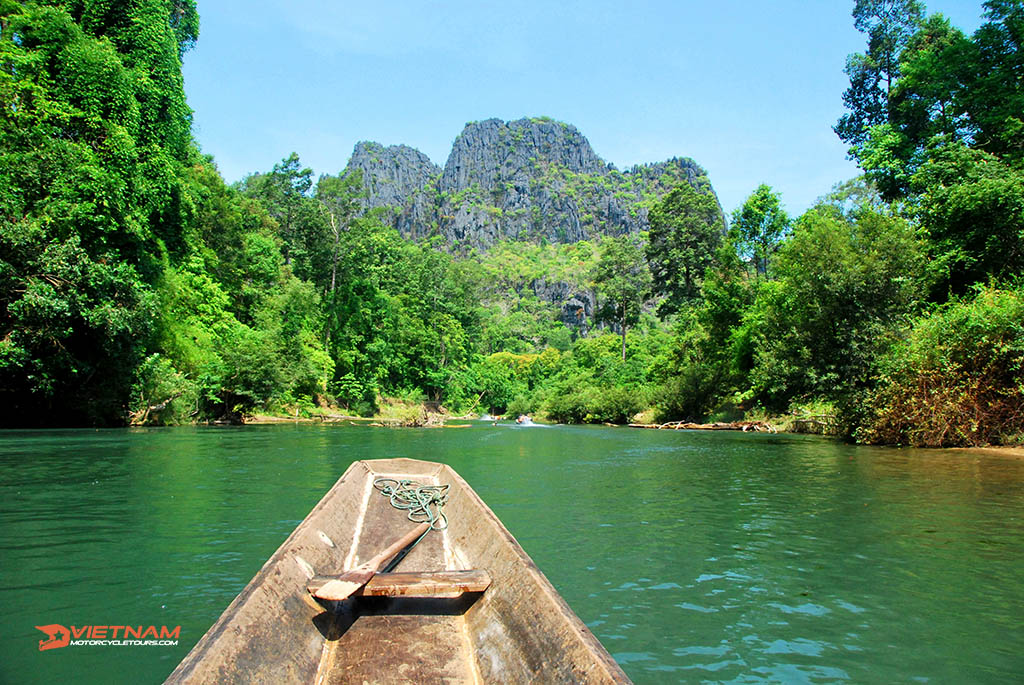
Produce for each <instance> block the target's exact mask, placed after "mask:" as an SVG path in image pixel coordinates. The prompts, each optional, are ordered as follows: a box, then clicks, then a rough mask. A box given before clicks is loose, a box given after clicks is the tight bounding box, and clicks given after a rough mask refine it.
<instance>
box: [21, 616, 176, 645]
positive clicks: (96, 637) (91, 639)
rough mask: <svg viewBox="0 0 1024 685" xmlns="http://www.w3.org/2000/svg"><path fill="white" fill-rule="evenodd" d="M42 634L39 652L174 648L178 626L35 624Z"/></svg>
mask: <svg viewBox="0 0 1024 685" xmlns="http://www.w3.org/2000/svg"><path fill="white" fill-rule="evenodd" d="M36 628H38V629H39V630H41V631H43V632H44V633H46V638H47V639H45V640H40V641H39V651H40V652H43V651H46V650H47V649H57V648H58V647H67V646H69V645H70V646H72V647H175V646H177V644H178V639H179V638H180V637H181V626H174V628H168V627H167V626H160V627H159V629H158V628H157V627H156V626H155V625H149V626H141V625H140V626H128V625H124V626H94V625H86V626H71V627H70V628H66V627H64V626H62V625H60V624H59V623H51V624H50V625H47V626H36Z"/></svg>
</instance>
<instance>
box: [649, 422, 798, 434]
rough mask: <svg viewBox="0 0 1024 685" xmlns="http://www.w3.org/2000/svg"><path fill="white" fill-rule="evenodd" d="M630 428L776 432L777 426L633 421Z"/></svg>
mask: <svg viewBox="0 0 1024 685" xmlns="http://www.w3.org/2000/svg"><path fill="white" fill-rule="evenodd" d="M629 427H630V428H656V429H659V430H697V431H743V432H747V431H754V432H755V433H776V432H778V431H776V430H775V427H774V426H772V425H771V424H769V423H765V422H764V421H730V422H728V423H725V422H720V421H719V422H715V423H691V422H689V421H669V422H668V423H631V424H629Z"/></svg>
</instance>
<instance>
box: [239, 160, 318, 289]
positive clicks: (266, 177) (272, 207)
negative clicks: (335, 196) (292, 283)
mask: <svg viewBox="0 0 1024 685" xmlns="http://www.w3.org/2000/svg"><path fill="white" fill-rule="evenodd" d="M312 187H313V170H312V169H310V168H309V167H303V166H302V163H301V162H300V161H299V156H298V154H296V153H294V152H293V153H291V154H290V155H288V156H287V157H285V158H284V159H282V160H281V161H280V162H278V163H277V164H275V165H274V168H273V169H272V170H271V171H270V173H267V174H259V173H257V174H252V175H251V176H248V177H246V178H245V179H243V180H242V182H241V184H240V188H241V190H242V192H243V193H245V194H246V195H248V196H249V197H252V198H255V199H257V200H259V201H260V203H262V204H263V206H264V207H265V208H266V209H267V211H268V212H269V213H270V216H271V217H273V219H274V220H275V221H277V225H278V235H280V237H281V241H282V246H281V252H282V254H283V255H284V260H285V264H293V263H294V269H295V272H296V275H298V276H299V277H301V278H306V279H310V280H317V279H316V276H317V275H318V274H320V275H321V279H320V281H321V282H322V280H323V279H322V274H323V272H325V271H326V269H324V268H323V263H324V262H326V261H327V259H326V258H325V254H326V252H327V248H326V245H327V244H328V240H327V239H326V238H327V237H326V235H325V234H326V232H327V231H326V229H325V225H326V224H325V222H324V221H323V219H322V217H321V215H320V210H319V209H318V208H317V205H316V202H315V201H314V200H313V199H312V198H311V197H310V196H309V192H310V190H311V189H312Z"/></svg>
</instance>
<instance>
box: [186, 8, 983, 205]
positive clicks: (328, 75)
mask: <svg viewBox="0 0 1024 685" xmlns="http://www.w3.org/2000/svg"><path fill="white" fill-rule="evenodd" d="M198 5H199V13H200V17H201V28H200V37H199V42H198V44H197V46H196V48H195V49H194V50H193V51H191V52H190V53H188V54H186V56H185V89H186V92H187V94H188V99H189V104H190V105H191V106H192V108H193V109H194V110H195V128H194V133H195V136H196V138H197V140H198V141H199V143H200V145H201V146H202V149H203V151H204V152H206V153H209V154H212V155H213V156H214V158H215V160H216V162H217V165H218V167H219V168H220V170H221V172H222V174H223V175H224V177H225V178H226V179H227V180H228V181H236V180H238V179H240V178H242V177H243V176H245V175H246V174H248V173H251V172H253V171H266V170H269V169H270V168H271V167H272V166H273V165H274V164H275V163H276V162H277V161H279V160H280V159H281V158H283V157H285V156H287V155H288V154H289V153H290V152H292V151H295V152H297V153H298V154H299V156H300V158H301V159H302V161H303V163H304V164H306V165H308V166H310V167H312V168H313V170H314V171H315V172H316V173H317V174H321V173H330V174H335V173H338V172H339V171H340V170H342V169H343V168H344V167H345V164H346V163H347V161H348V158H349V156H350V155H351V153H352V148H353V146H354V145H355V144H356V142H358V141H360V140H373V141H377V142H379V143H383V144H385V145H394V144H399V143H404V144H406V145H410V146H412V147H415V148H417V149H419V150H421V151H422V152H424V153H425V154H426V155H427V156H429V157H430V158H431V159H432V160H433V161H434V162H435V163H436V164H439V165H442V166H443V165H444V162H445V160H446V159H447V156H448V153H449V151H450V149H451V144H452V141H453V140H454V139H455V137H456V136H457V135H458V134H459V132H460V131H461V130H462V128H463V126H464V125H465V124H466V122H468V121H474V120H481V119H488V118H491V117H497V118H500V119H506V120H507V119H518V118H520V117H523V116H550V117H553V118H555V119H558V120H560V121H565V122H568V123H571V124H573V125H575V126H576V127H577V128H578V129H579V130H580V132H581V133H582V134H583V135H585V136H586V137H587V138H588V139H589V140H590V143H591V145H592V146H593V148H594V151H595V152H596V153H597V154H598V155H600V156H601V157H602V158H603V159H605V160H606V161H609V162H612V163H613V164H615V165H616V166H617V167H619V168H620V169H625V168H628V167H630V166H632V165H634V164H641V163H644V162H658V161H662V160H665V159H668V158H669V157H676V156H683V157H692V158H693V159H695V160H696V161H697V162H698V163H700V164H701V165H702V166H704V168H705V169H707V171H708V174H709V176H710V178H711V182H712V184H713V185H714V187H715V189H716V190H717V192H718V195H719V198H720V200H721V203H722V206H723V208H724V209H725V210H726V211H727V212H731V211H732V210H733V209H734V208H736V207H737V206H739V205H740V204H741V203H742V202H743V200H744V199H745V198H746V196H747V195H749V194H750V192H751V191H753V189H754V188H755V187H757V185H758V184H759V183H768V184H769V185H771V186H772V187H773V188H775V189H776V190H777V191H779V192H781V193H782V200H783V203H784V204H785V205H786V207H787V209H789V211H790V212H791V213H792V214H798V213H800V212H802V211H803V210H805V209H806V208H807V207H809V206H810V205H811V204H812V203H813V202H814V200H815V198H817V197H819V196H821V195H822V194H824V193H826V192H828V190H829V189H830V188H831V187H832V186H833V185H834V184H835V183H837V182H839V181H843V180H845V179H848V178H851V177H853V176H855V175H857V169H856V167H855V166H854V165H853V163H852V162H850V161H848V160H847V159H846V149H845V146H844V145H843V144H842V143H841V142H840V141H839V139H838V138H836V136H835V134H834V133H833V132H832V129H831V126H832V124H833V123H835V121H836V119H838V118H839V116H840V115H841V114H842V113H843V106H842V101H841V95H842V92H843V90H844V89H845V88H846V85H847V79H846V76H845V74H843V66H844V64H845V60H846V56H847V55H848V54H850V53H851V52H857V51H863V50H864V45H865V38H864V36H863V35H862V34H860V33H858V32H857V31H856V30H854V28H853V20H852V18H851V16H850V11H851V9H852V7H853V2H852V0H849V1H846V0H800V1H797V0H776V1H765V0H761V1H760V2H754V1H748V0H718V1H717V2H707V1H690V0H676V1H675V2H672V1H664V2H654V1H647V0H634V1H633V2H629V3H626V2H622V1H621V0H617V1H613V2H608V1H605V0H590V1H587V2H555V1H554V0H548V1H546V2H545V1H541V2H535V1H534V0H516V1H515V2H502V3H496V2H488V1H487V0H476V1H475V2H470V1H459V2H431V1H430V0H418V1H409V2H389V1H387V0H380V1H377V2H358V3H354V2H349V1H348V0H287V1H286V0H244V1H243V0H199V2H198ZM927 6H928V10H929V12H942V13H943V14H945V15H946V16H947V17H949V18H950V19H951V20H952V22H953V23H954V24H955V25H957V26H959V27H960V28H962V29H964V30H966V31H968V32H970V31H973V30H974V29H975V28H977V26H978V25H979V24H980V22H981V20H982V18H981V15H982V6H981V0H975V1H966V0H941V1H940V0H932V1H931V2H927Z"/></svg>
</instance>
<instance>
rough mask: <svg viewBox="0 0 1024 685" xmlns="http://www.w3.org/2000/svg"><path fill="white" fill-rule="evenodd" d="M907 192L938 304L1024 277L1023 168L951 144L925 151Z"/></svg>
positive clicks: (955, 143) (979, 151) (990, 155)
mask: <svg viewBox="0 0 1024 685" xmlns="http://www.w3.org/2000/svg"><path fill="white" fill-rule="evenodd" d="M912 188H913V189H914V190H915V192H916V193H917V195H918V196H917V199H916V201H915V204H914V213H915V215H916V216H917V217H918V218H919V219H920V221H921V224H922V226H924V227H925V229H926V231H927V235H928V237H929V239H930V241H931V243H932V252H933V254H934V255H935V257H937V258H938V259H937V261H938V265H939V267H940V268H941V270H942V271H943V277H942V278H941V279H940V280H939V282H938V283H937V286H938V288H939V292H938V293H937V296H938V297H939V299H944V298H945V297H946V296H947V295H948V294H949V293H954V294H964V293H966V292H968V290H969V288H970V286H971V285H973V284H975V283H981V282H984V281H986V280H987V279H989V278H996V279H999V280H1002V281H1004V282H1005V281H1006V280H1008V279H1012V278H1015V277H1017V276H1019V275H1020V274H1021V273H1024V169H1021V168H1015V167H1013V166H1011V165H1009V164H1007V163H1006V162H1005V161H1003V160H1000V159H999V158H998V157H996V156H995V155H992V154H989V153H987V152H983V151H981V150H972V149H971V148H968V147H966V146H965V145H963V144H962V143H958V142H951V143H947V144H945V145H942V146H939V147H936V148H935V149H934V150H931V151H930V154H929V159H928V160H927V161H926V162H925V163H924V164H923V165H922V166H921V168H920V170H919V171H918V172H917V173H916V174H915V175H914V177H913V184H912Z"/></svg>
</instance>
